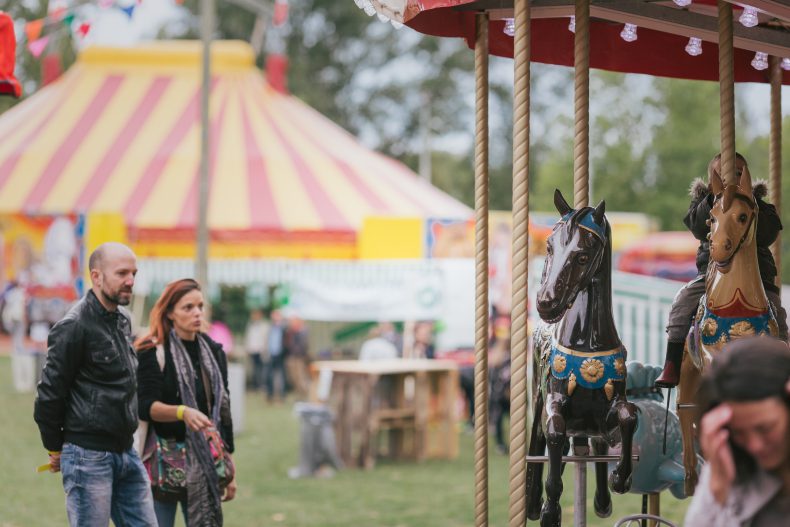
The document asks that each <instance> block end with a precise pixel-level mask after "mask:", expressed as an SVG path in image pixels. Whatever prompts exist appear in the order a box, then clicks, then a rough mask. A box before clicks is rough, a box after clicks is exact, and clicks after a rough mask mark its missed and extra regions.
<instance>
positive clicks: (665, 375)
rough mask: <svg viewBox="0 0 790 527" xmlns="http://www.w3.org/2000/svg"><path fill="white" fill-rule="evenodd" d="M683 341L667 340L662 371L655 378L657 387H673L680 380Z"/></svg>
mask: <svg viewBox="0 0 790 527" xmlns="http://www.w3.org/2000/svg"><path fill="white" fill-rule="evenodd" d="M683 346H684V343H683V342H667V357H666V360H665V362H664V371H662V372H661V375H660V376H659V377H658V379H656V383H655V384H656V386H657V387H658V388H674V387H675V386H677V385H678V383H679V382H680V361H681V359H683Z"/></svg>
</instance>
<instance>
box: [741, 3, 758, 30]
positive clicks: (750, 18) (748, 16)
mask: <svg viewBox="0 0 790 527" xmlns="http://www.w3.org/2000/svg"><path fill="white" fill-rule="evenodd" d="M738 22H740V23H741V24H743V25H744V26H746V27H754V26H756V25H757V24H758V23H759V22H760V21H759V20H757V10H756V9H755V8H753V7H751V6H748V5H747V6H746V7H744V8H743V13H741V17H740V18H739V19H738Z"/></svg>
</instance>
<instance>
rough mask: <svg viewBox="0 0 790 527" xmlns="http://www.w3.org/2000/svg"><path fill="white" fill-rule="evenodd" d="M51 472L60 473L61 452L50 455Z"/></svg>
mask: <svg viewBox="0 0 790 527" xmlns="http://www.w3.org/2000/svg"><path fill="white" fill-rule="evenodd" d="M49 471H50V472H60V452H50V453H49Z"/></svg>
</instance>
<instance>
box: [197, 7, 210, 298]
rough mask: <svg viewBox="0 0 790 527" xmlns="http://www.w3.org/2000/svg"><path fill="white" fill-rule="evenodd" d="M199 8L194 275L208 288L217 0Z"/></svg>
mask: <svg viewBox="0 0 790 527" xmlns="http://www.w3.org/2000/svg"><path fill="white" fill-rule="evenodd" d="M200 10H201V17H200V22H201V25H200V32H201V37H202V41H203V71H202V84H201V89H200V180H199V183H198V222H197V258H196V261H195V277H196V278H197V281H198V283H199V284H200V285H201V286H202V287H203V288H204V289H205V288H206V287H207V286H208V242H209V240H208V236H209V235H208V191H209V188H208V186H209V152H210V137H209V95H210V93H209V92H210V90H211V36H212V32H213V31H214V0H201V2H200Z"/></svg>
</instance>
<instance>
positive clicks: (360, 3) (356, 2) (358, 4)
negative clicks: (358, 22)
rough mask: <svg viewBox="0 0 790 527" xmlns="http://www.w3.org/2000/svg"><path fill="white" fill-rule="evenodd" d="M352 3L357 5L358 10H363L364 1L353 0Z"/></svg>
mask: <svg viewBox="0 0 790 527" xmlns="http://www.w3.org/2000/svg"><path fill="white" fill-rule="evenodd" d="M354 3H355V4H357V7H358V8H360V9H364V8H365V0H354Z"/></svg>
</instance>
